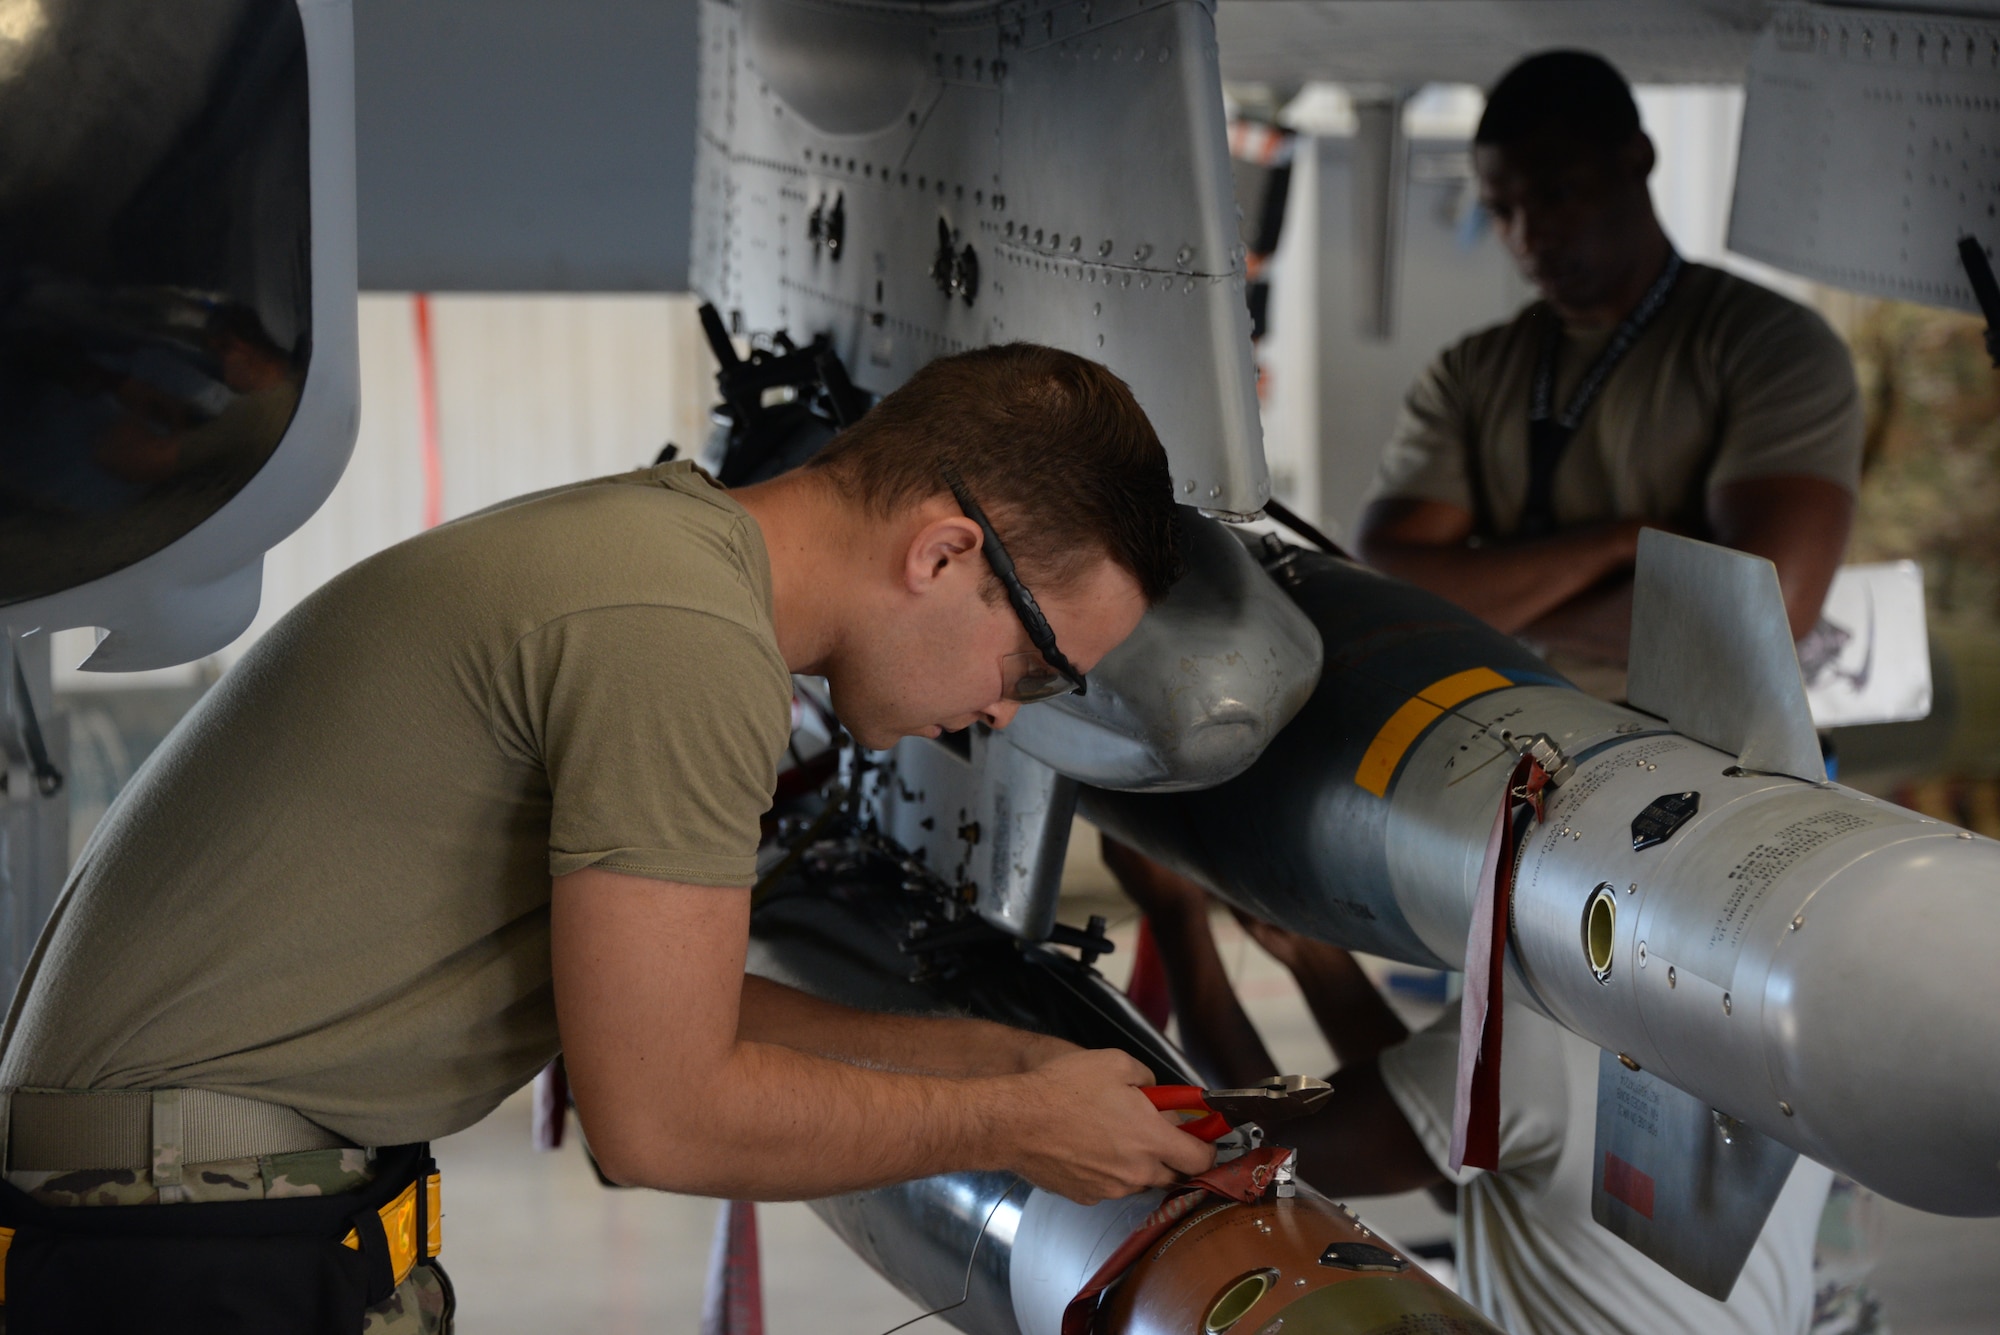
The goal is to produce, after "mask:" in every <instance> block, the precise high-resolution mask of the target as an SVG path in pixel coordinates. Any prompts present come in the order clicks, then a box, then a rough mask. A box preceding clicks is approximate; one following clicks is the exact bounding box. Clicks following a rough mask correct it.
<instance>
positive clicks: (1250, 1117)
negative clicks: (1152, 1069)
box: [1139, 1075, 1333, 1140]
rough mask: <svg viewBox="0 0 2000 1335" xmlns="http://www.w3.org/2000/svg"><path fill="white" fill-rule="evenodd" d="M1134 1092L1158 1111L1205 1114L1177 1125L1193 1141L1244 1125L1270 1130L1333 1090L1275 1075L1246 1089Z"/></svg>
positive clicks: (1190, 1087) (1170, 1088) (1311, 1107)
mask: <svg viewBox="0 0 2000 1335" xmlns="http://www.w3.org/2000/svg"><path fill="white" fill-rule="evenodd" d="M1139 1092H1140V1093H1142V1094H1144V1095H1145V1096H1146V1097H1147V1098H1148V1099H1150V1100H1151V1101H1152V1104H1153V1106H1154V1107H1155V1108H1158V1109H1159V1110H1160V1111H1161V1112H1190V1113H1202V1114H1205V1115H1204V1116H1202V1117H1199V1118H1197V1119H1196V1120H1194V1121H1192V1122H1184V1123H1182V1124H1181V1130H1183V1131H1185V1132H1187V1133H1188V1134H1189V1135H1191V1136H1194V1137H1195V1138H1196V1139H1198V1140H1216V1139H1219V1138H1220V1137H1222V1136H1226V1135H1228V1134H1229V1131H1230V1128H1231V1127H1233V1126H1237V1125H1240V1124H1242V1123H1244V1122H1255V1123H1257V1124H1258V1125H1259V1126H1270V1125H1272V1124H1273V1123H1276V1122H1284V1121H1289V1120H1291V1119H1292V1118H1294V1117H1303V1116H1304V1115H1305V1114H1307V1113H1309V1112H1312V1111H1314V1110H1316V1109H1317V1108H1318V1107H1319V1106H1320V1105H1321V1104H1323V1103H1325V1102H1326V1101H1327V1100H1328V1099H1330V1098H1332V1097H1333V1086H1332V1085H1329V1084H1328V1083H1327V1082H1326V1081H1324V1080H1315V1079H1314V1078H1313V1077H1311V1076H1309V1075H1274V1076H1272V1077H1271V1078H1270V1079H1269V1080H1263V1081H1259V1082H1258V1083H1257V1084H1254V1085H1252V1086H1250V1087H1249V1088H1248V1089H1200V1088H1198V1087H1196V1086H1194V1085H1146V1086H1144V1087H1142V1088H1141V1089H1140V1091H1139Z"/></svg>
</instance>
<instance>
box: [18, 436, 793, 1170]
mask: <svg viewBox="0 0 2000 1335" xmlns="http://www.w3.org/2000/svg"><path fill="white" fill-rule="evenodd" d="M790 709H791V678H790V675H789V674H788V672H787V671H786V668H785V663H784V659H783V658H782V656H781V655H780V654H779V652H778V647H777V641H776V636H775V632H774V630H773V627H772V622H771V577H770V567H769V562H768V558H767V555H766V552H765V547H764V542H763V538H762V535H761V533H760V531H759V530H758V527H757V525H756V523H755V521H754V520H752V519H751V517H750V515H749V514H748V512H746V511H745V510H744V509H743V508H742V507H741V506H740V505H738V504H737V503H736V502H735V501H733V500H732V499H731V498H730V497H729V495H728V494H727V493H726V492H725V491H724V490H723V489H722V488H721V487H720V486H719V485H717V484H716V483H714V482H713V481H712V480H710V479H709V478H707V477H706V475H704V474H702V473H701V472H700V471H698V470H696V469H695V468H693V467H692V466H691V465H689V464H686V463H679V464H669V465H665V466H662V467H659V468H655V469H649V470H646V471H644V472H640V473H634V474H629V475H626V476H622V477H616V478H607V479H603V480H600V481H597V482H591V483H584V484H580V485H577V486H572V487H566V488H561V489H558V490H556V491H553V492H545V493H541V494H539V495H537V496H532V497H526V498H523V499H521V500H518V501H515V502H510V503H508V504H506V505H502V506H499V507H496V508H494V509H491V510H488V511H484V512H482V513H480V514H477V515H473V516H469V517H467V518H465V519H461V520H459V521H457V522H455V523H451V524H447V525H445V526H443V527H440V528H437V529H433V530H431V531H430V532H428V533H425V534H423V535H421V536H419V537H417V538H414V539H412V540H410V541H408V542H405V543H402V544H400V545H398V546H396V547H392V548H390V549H388V550H387V551H384V552H381V553H379V554H377V555H376V556H374V557H371V558H370V559H368V560H366V561H363V562H362V563H360V564H359V565H357V566H355V567H353V568H352V569H350V570H348V571H347V572H345V573H343V574H341V575H340V576H338V577H336V578H335V579H333V580H332V581H330V582H329V583H328V584H326V585H325V586H324V587H322V588H321V589H319V590H318V591H317V592H315V593H314V594H313V595H312V596H311V597H309V598H307V599H306V600H305V601H304V602H303V603H301V604H300V605H299V606H298V607H297V608H296V609H294V610H293V611H292V612H291V613H290V614H289V615H287V616H286V617H285V618H284V619H283V620H281V621H280V622H279V623H278V624H277V625H276V626H274V627H273V628H272V629H271V630H270V632H269V633H268V634H266V635H265V636H264V637H263V638H262V639H261V640H260V641H258V643H257V644H256V645H255V646H254V647H253V648H252V649H251V650H250V652H249V653H248V654H246V655H245V656H244V657H243V659H242V660H241V661H240V662H239V663H238V664H237V665H236V666H235V667H233V668H232V669H231V670H230V671H229V672H228V673H227V674H226V675H225V676H224V677H223V679H222V680H221V681H220V682H218V683H217V684H216V686H215V687H214V688H213V689H212V690H211V691H210V692H209V693H208V694H207V696H205V697H204V698H203V700H202V701H201V703H200V704H199V705H197V706H196V707H195V709H194V710H193V711H192V712H191V713H189V715H188V716H187V718H186V719H184V720H183V721H182V723H181V724H180V726H179V727H178V728H176V729H175V731H174V732H173V734H172V735H171V736H170V737H169V738H168V739H167V741H166V742H165V743H164V744H163V745H162V746H161V748H160V749H159V750H158V751H157V752H156V753H155V754H154V755H153V757H152V758H151V759H150V760H149V761H148V762H147V764H146V765H145V767H144V768H143V769H142V770H141V771H140V773H139V774H138V775H137V776H136V777H135V778H134V779H133V781H132V782H131V784H129V785H128V786H127V788H126V790H125V792H124V793H122V794H121V795H120V797H119V799H118V801H117V802H116V803H115V804H114V805H113V807H112V810H111V811H110V813H109V814H108V815H107V816H106V817H105V819H104V822H103V823H102V825H101V826H100V827H99V829H98V831H97V833H96V835H95V836H94V837H93V838H92V840H91V842H90V844H89V846H88V847H87V848H86V849H85V850H84V853H83V856H82V858H81V859H80V860H79V862H78V865H77V867H76V869H75V871H74V872H73V873H72V874H71V877H70V881H69V884H68V885H67V887H66V888H65V890H64V892H63V896H62V899H61V901H60V902H59V904H58V906H57V908H56V911H55V913H54V915H53V917H52V918H51V921H50V925H49V927H48V929H47V930H46V931H45V933H44V935H43V939H42V941H41V944H40V946H39V947H38V949H37V953H36V955H35V957H34V959H33V960H32V961H31V963H30V966H29V970H28V972H27V975H26V978H25V980H24V983H23V987H22V991H21V993H20V995H19V998H18V999H17V1001H16V1003H15V1009H14V1012H13V1014H12V1015H11V1016H10V1019H9V1027H8V1034H7V1041H6V1049H5V1053H4V1056H0V1086H4V1087H20V1086H30V1087H43V1088H59V1089H129V1088H144V1087H161V1086H189V1087H197V1088H208V1089H216V1090H221V1091H224V1092H226V1093H232V1094H240V1095H243V1096H246V1097H250V1098H256V1099H262V1100H265V1101H267V1102H272V1103H278V1104H283V1105H286V1106H289V1107H292V1108H296V1109H297V1110H298V1111H300V1112H302V1113H304V1114H305V1115H306V1116H308V1117H310V1118H312V1119H313V1120H315V1121H317V1122H319V1123H321V1124H322V1125H324V1126H326V1127H328V1128H329V1129H331V1130H333V1131H335V1132H337V1133H339V1134H341V1135H343V1136H346V1137H347V1138H348V1139H350V1140H353V1141H355V1142H356V1143H358V1144H363V1145H389V1144H400V1143H405V1142H409V1141H418V1140H429V1139H435V1138H437V1137H439V1136H443V1135H446V1134H448V1133H450V1132H452V1131H456V1130H459V1129H460V1128H463V1127H465V1126H468V1125H470V1124H471V1123H473V1122H474V1121H477V1120H478V1119H479V1118H480V1117H482V1116H484V1115H485V1113H486V1112H488V1111H489V1110H491V1109H492V1108H493V1107H494V1106H495V1105H496V1104H498V1103H499V1102H500V1101H501V1100H502V1099H503V1098H505V1097H506V1096H507V1095H508V1094H509V1093H510V1092H512V1091H513V1090H514V1089H516V1088H518V1087H520V1086H521V1085H522V1084H523V1083H525V1082H526V1081H527V1080H528V1079H529V1078H530V1077H531V1076H532V1075H533V1074H534V1072H535V1071H536V1070H537V1069H539V1068H540V1067H541V1066H542V1065H544V1064H546V1063H547V1062H548V1060H549V1059H550V1058H551V1057H552V1056H553V1055H554V1054H555V1052H556V1050H557V1046H558V1043H557V1035H556V1019H555V1005H554V995H553V988H552V984H551V980H550V964H549V893H550V879H551V877H552V876H555V875H561V874H563V873H566V872H572V871H576V870H578V869H580V868H584V867H593V866H594V867H603V868H608V869H610V870H613V871H618V872H624V873H628V874H631V875H635V876H642V877H650V878H654V879H658V880H668V881H676V882H683V883H687V884H692V885H699V886H710V887H716V888H717V889H718V892H721V891H723V890H726V889H728V888H732V887H744V886H748V885H749V884H750V883H751V882H752V880H753V879H754V877H755V863H756V849H757V844H758V833H759V831H758V822H759V817H760V816H761V815H762V814H763V812H764V811H765V810H766V809H767V808H768V807H769V805H770V801H771V793H772V789H773V787H774V784H775V781H776V771H777V764H778V758H779V756H780V755H781V754H782V753H783V750H784V746H785V743H786V739H787V737H788V735H789V733H790V720H791V713H790Z"/></svg>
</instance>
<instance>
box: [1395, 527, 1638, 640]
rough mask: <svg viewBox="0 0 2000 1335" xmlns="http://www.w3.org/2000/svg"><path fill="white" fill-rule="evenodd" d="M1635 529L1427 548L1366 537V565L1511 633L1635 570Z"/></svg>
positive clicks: (1590, 530) (1589, 530) (1594, 530)
mask: <svg viewBox="0 0 2000 1335" xmlns="http://www.w3.org/2000/svg"><path fill="white" fill-rule="evenodd" d="M1637 532H1638V530H1637V528H1636V527H1635V526H1633V525H1629V524H1597V525H1591V526H1590V527H1588V528H1579V529H1571V530H1569V531H1567V532H1563V533H1557V534H1554V535H1552V536H1550V537H1546V538H1534V539H1529V540H1526V541H1520V542H1496V543H1488V544H1486V545H1484V546H1479V547H1473V546H1468V545H1466V544H1465V543H1462V542H1461V543H1450V544H1442V545H1430V544H1424V543H1414V542H1399V541H1395V540H1393V539H1388V538H1384V537H1372V538H1371V537H1370V536H1368V535H1367V534H1365V533H1364V535H1363V537H1362V541H1361V553H1362V559H1363V560H1365V561H1366V562H1367V563H1368V564H1369V565H1371V566H1374V567H1375V568H1376V569H1377V570H1381V571H1384V572H1386V573H1388V574H1391V575H1394V576H1395V577H1396V578H1398V579H1404V580H1408V581H1409V582H1410V583H1412V584H1415V585H1417V586H1418V587H1420V588H1424V589H1428V590H1430V591H1431V592H1432V593H1435V594H1438V595H1439V596H1440V597H1443V598H1448V599H1450V600H1451V601H1452V602H1454V603H1457V604H1458V605H1459V606H1460V607H1463V608H1465V609H1466V610H1467V611H1469V612H1471V613H1473V614H1474V615H1476V616H1478V617H1479V618H1480V619H1481V620H1483V621H1485V622H1486V623H1487V624H1489V625H1491V626H1493V627H1494V628H1495V629H1497V630H1501V631H1505V632H1506V633H1507V634H1509V635H1512V634H1515V633H1516V632H1518V631H1520V630H1521V629H1522V628H1524V627H1526V626H1528V625H1529V624H1531V623H1533V622H1534V621H1536V620H1538V619H1540V618H1542V617H1544V616H1547V615H1548V614H1549V613H1551V612H1553V611H1555V610H1556V609H1557V608H1559V607H1561V606H1562V605H1563V604H1565V603H1567V602H1569V601H1570V600H1571V599H1573V598H1575V597H1577V596H1578V595H1579V594H1582V593H1584V592H1586V591H1587V590H1589V589H1591V588H1592V587H1594V586H1595V585H1597V584H1598V583H1600V582H1602V581H1603V580H1604V579H1605V578H1606V577H1607V576H1610V575H1614V574H1617V573H1619V572H1620V571H1622V570H1625V569H1627V568H1629V567H1630V566H1631V564H1632V560H1633V555H1634V552H1635V551H1636V550H1637V543H1638V538H1637Z"/></svg>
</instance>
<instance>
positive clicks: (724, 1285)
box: [701, 1201, 764, 1335]
mask: <svg viewBox="0 0 2000 1335" xmlns="http://www.w3.org/2000/svg"><path fill="white" fill-rule="evenodd" d="M701 1335H764V1277H763V1273H762V1270H761V1268H760V1267H759V1265H758V1263H757V1207H756V1206H755V1205H753V1204H751V1203H750V1202H749V1201H724V1202H723V1203H722V1210H721V1212H720V1213H718V1214H717V1215H716V1217H715V1246H714V1248H713V1250H711V1251H710V1252H709V1254H708V1292H707V1293H706V1294H705V1295H704V1296H703V1297H702V1301H701Z"/></svg>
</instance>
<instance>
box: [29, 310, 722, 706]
mask: <svg viewBox="0 0 2000 1335" xmlns="http://www.w3.org/2000/svg"><path fill="white" fill-rule="evenodd" d="M695 309H696V302H695V300H694V299H693V298H692V297H663V296H589V297H574V296H533V297H516V296H440V297H433V298H432V299H431V331H432V339H431V341H432V347H433V350H434V353H435V357H436V364H437V386H438V428H439V431H438V435H439V442H440V447H441V448H440V454H441V456H442V462H443V474H444V506H443V511H444V518H446V519H451V518H455V517H457V516H459V515H464V514H469V513H471V512H472V511H474V510H477V509H480V508H482V507H484V506H487V505H491V504H493V503H494V502H496V501H501V500H505V499H506V498H508V497H509V496H517V495H519V494H521V493H522V492H527V491H534V490H537V489H538V488H542V487H551V486H556V485H558V484H560V483H563V482H571V481H576V480H578V479H581V478H588V477H596V476H600V475H602V474H606V473H615V472H621V471H623V470H625V469H628V468H635V467H639V466H641V465H644V464H648V463H651V462H652V460H653V457H654V456H655V455H656V454H657V453H658V452H659V449H660V447H661V445H663V444H664V443H666V442H667V441H669V440H671V441H673V442H675V443H676V444H678V445H680V446H681V448H682V452H683V453H684V454H686V453H691V452H692V451H693V449H694V448H695V447H697V446H699V444H700V443H701V440H702V438H703V437H704V436H705V435H706V433H707V414H708V407H709V404H710V402H711V401H712V399H713V397H714V371H715V368H714V365H713V363H712V361H711V360H710V357H709V353H708V348H707V345H706V344H705V343H704V342H703V340H702V335H701V326H700V323H699V321H698V320H697V318H696V316H695ZM421 441H422V426H421V421H420V418H419V413H418V406H417V344H416V321H415V314H414V302H413V300H412V299H411V298H410V297H408V296H403V295H386V294H370V295H367V296H364V297H362V298H361V433H360V437H359V439H358V440H357V441H356V443H355V447H354V458H353V459H352V461H351V462H350V463H349V464H348V466H347V472H346V473H345V474H344V475H343V476H342V477H341V480H340V483H339V485H338V486H336V487H335V488H334V491H333V494H332V495H331V496H329V497H328V498H327V500H326V503H325V504H324V505H322V506H321V507H320V509H319V511H318V513H316V514H315V515H313V517H312V518H311V519H309V520H307V521H306V523H305V525H304V526H303V527H302V528H300V529H299V531H298V532H296V533H294V534H293V535H292V536H291V537H289V538H287V539H286V540H285V541H283V542H281V543H279V544H278V545H277V546H276V547H274V548H273V549H272V550H271V552H270V554H269V555H268V556H267V557H266V558H265V561H264V600H263V606H262V607H261V609H260V610H259V611H258V614H257V619H256V621H255V622H254V623H253V624H252V625H251V627H250V629H249V630H248V631H247V632H246V633H245V634H244V635H243V636H242V638H240V639H238V640H237V641H236V642H235V643H234V644H232V645H230V646H229V647H228V648H226V649H224V650H223V651H222V652H221V653H220V654H218V655H216V656H215V657H214V659H212V660H206V661H205V662H204V663H201V664H190V665H188V666H186V667H182V668H172V669H168V670H166V671H165V672H161V673H152V672H141V673H98V672H77V671H75V670H74V664H75V663H77V662H78V661H80V660H81V659H82V658H83V657H84V655H85V654H87V653H88V652H89V651H90V648H91V646H92V644H93V642H94V640H93V635H92V632H90V631H89V630H82V631H66V632H64V633H62V634H61V635H58V636H56V638H55V651H56V684H57V688H58V689H61V690H85V689H117V688H119V687H127V686H137V685H164V684H183V683H187V682H191V681H194V680H197V679H199V678H200V676H201V675H202V674H203V673H207V674H210V675H212V674H213V673H215V672H216V671H218V670H220V669H221V668H222V667H225V666H227V665H228V664H229V663H231V662H234V661H235V660H236V659H237V658H238V657H240V656H241V655H242V653H243V651H244V650H245V649H247V648H248V647H249V646H250V645H251V644H252V643H253V642H255V640H256V638H257V637H258V636H259V635H261V634H262V633H263V632H264V631H265V630H266V629H267V628H268V627H269V626H270V625H271V624H272V623H273V622H275V621H276V620H277V619H278V618H279V617H281V616H283V615H284V614H285V613H286V612H287V611H289V610H291V608H292V607H293V606H294V605H295V604H296V603H297V602H298V601H299V600H300V599H301V598H303V597H305V596H306V595H307V594H308V593H310V592H312V591H313V590H314V589H316V588H318V587H319V586H320V585H321V584H323V583H325V582H326V581H327V580H328V579H329V578H331V577H332V576H334V575H336V574H338V573H339V572H340V571H342V570H344V569H346V568H347V567H348V566H350V565H352V564H354V563H355V562H356V561H359V560H360V559H362V558H363V557H365V556H368V555H371V554H372V553H374V552H377V551H380V550H381V549H382V548H384V547H387V546H389V545H390V544H391V543H395V542H400V541H401V540H402V539H404V538H407V537H410V536H412V535H414V534H415V533H417V532H418V531H419V530H420V529H421V528H422V526H423V511H424V477H423V460H422V446H421Z"/></svg>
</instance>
